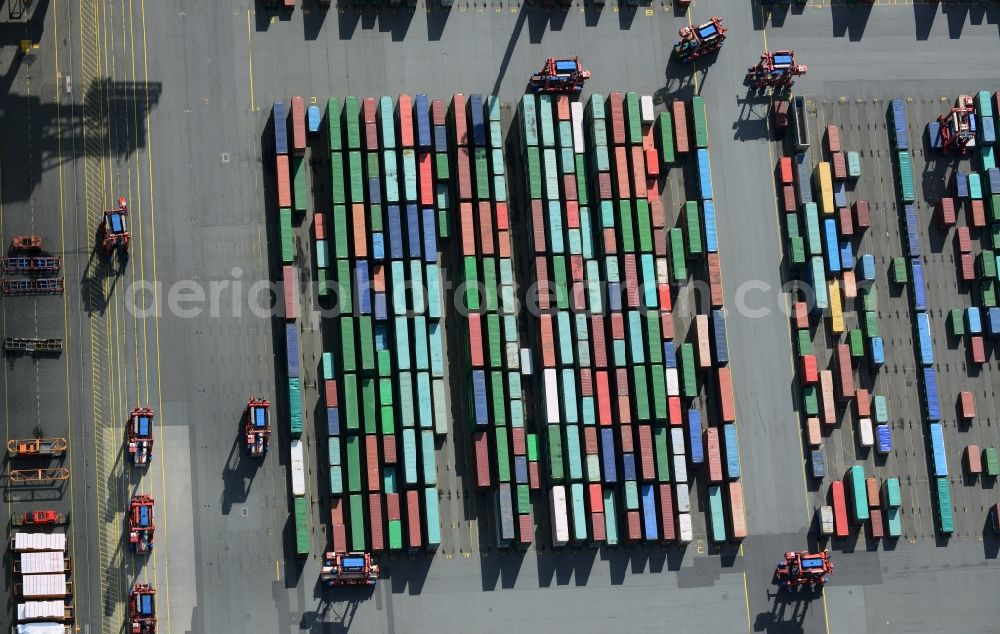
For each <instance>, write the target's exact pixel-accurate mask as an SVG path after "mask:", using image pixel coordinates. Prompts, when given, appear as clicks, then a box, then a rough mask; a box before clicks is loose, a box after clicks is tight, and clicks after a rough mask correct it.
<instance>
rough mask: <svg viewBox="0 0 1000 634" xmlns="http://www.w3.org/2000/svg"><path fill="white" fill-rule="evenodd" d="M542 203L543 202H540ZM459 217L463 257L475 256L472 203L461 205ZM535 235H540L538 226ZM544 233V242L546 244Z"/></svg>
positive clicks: (474, 227)
mask: <svg viewBox="0 0 1000 634" xmlns="http://www.w3.org/2000/svg"><path fill="white" fill-rule="evenodd" d="M538 202H539V203H541V201H538ZM458 217H459V224H461V231H462V255H475V254H476V225H475V221H474V220H473V218H472V203H465V202H463V203H459V205H458ZM534 231H535V235H538V229H537V225H536V228H535V229H534ZM544 235H545V234H544V233H543V234H542V236H543V238H542V239H543V242H544Z"/></svg>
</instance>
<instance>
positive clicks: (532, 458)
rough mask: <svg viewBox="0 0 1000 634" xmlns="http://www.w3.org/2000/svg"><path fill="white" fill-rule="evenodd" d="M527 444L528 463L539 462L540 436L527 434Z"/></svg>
mask: <svg viewBox="0 0 1000 634" xmlns="http://www.w3.org/2000/svg"><path fill="white" fill-rule="evenodd" d="M525 444H526V445H527V450H528V462H538V436H536V435H535V434H526V435H525Z"/></svg>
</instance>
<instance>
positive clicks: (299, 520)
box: [272, 97, 310, 556]
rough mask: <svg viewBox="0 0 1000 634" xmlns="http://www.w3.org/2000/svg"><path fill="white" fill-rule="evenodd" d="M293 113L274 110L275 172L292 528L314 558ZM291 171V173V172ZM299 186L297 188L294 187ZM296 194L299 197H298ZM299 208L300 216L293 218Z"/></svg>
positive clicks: (299, 154)
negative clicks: (305, 435)
mask: <svg viewBox="0 0 1000 634" xmlns="http://www.w3.org/2000/svg"><path fill="white" fill-rule="evenodd" d="M290 105H291V107H290V108H286V106H285V104H284V102H280V101H278V102H275V103H274V107H273V110H272V123H273V126H274V148H275V168H276V172H277V183H276V184H277V194H278V223H277V224H278V237H279V243H280V248H279V251H280V254H281V264H282V289H283V290H282V293H283V298H284V302H283V305H284V315H285V357H286V361H287V373H286V374H287V378H288V435H289V438H290V442H289V474H290V478H289V479H290V482H291V492H292V524H293V526H294V527H295V551H296V553H297V554H298V555H300V556H305V555H307V554H309V534H310V529H309V503H308V501H307V500H306V471H307V469H306V459H305V453H304V451H303V446H302V440H301V436H302V375H301V356H302V355H301V351H300V345H299V326H298V322H297V320H298V314H299V297H298V283H299V279H298V277H299V275H298V268H297V267H296V266H295V248H294V235H293V213H294V214H295V215H298V219H299V220H301V215H302V214H303V213H304V212H305V211H306V209H307V206H308V204H307V203H308V201H307V190H308V187H307V185H306V182H307V178H306V160H305V150H306V127H305V126H306V123H305V102H304V100H303V99H302V97H292V98H291V101H290ZM289 123H291V140H292V143H291V150H292V152H291V154H289V143H288V141H289ZM290 170H291V171H290ZM291 183H294V188H292V187H291V186H290V184H291ZM293 191H294V197H293V196H292V192H293ZM293 202H294V212H293Z"/></svg>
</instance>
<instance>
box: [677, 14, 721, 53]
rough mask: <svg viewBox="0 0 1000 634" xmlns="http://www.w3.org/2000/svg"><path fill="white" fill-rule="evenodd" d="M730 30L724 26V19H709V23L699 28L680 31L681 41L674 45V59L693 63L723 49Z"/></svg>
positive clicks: (693, 27)
mask: <svg viewBox="0 0 1000 634" xmlns="http://www.w3.org/2000/svg"><path fill="white" fill-rule="evenodd" d="M728 30H729V29H727V28H726V27H724V26H722V18H720V17H713V18H709V20H708V22H705V23H704V24H699V25H697V26H685V27H684V28H682V29H681V30H680V31H678V35H680V37H681V39H680V41H678V42H677V43H676V44H674V57H675V58H676V59H677V60H678V61H680V62H685V63H686V62H692V61H694V60H696V59H698V58H699V57H702V56H704V55H708V54H709V53H711V52H713V51H717V50H719V49H720V48H722V44H723V43H724V42H725V41H726V32H727V31H728Z"/></svg>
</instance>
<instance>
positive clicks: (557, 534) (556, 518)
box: [549, 486, 569, 546]
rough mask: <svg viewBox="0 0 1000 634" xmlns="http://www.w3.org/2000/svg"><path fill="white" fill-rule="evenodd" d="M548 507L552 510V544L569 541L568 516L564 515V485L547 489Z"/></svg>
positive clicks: (561, 543)
mask: <svg viewBox="0 0 1000 634" xmlns="http://www.w3.org/2000/svg"><path fill="white" fill-rule="evenodd" d="M549 508H550V509H551V510H552V545H553V546H565V545H566V544H568V543H569V518H568V517H567V516H566V487H563V486H554V487H552V489H551V490H550V491H549Z"/></svg>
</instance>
